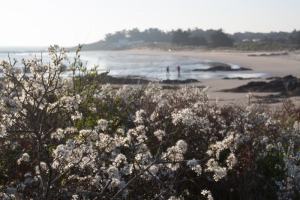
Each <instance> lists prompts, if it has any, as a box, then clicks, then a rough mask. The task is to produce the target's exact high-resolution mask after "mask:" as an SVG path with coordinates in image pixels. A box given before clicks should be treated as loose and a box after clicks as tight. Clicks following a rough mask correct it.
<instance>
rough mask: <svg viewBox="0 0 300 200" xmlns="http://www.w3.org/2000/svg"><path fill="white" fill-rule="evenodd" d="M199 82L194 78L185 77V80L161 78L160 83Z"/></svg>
mask: <svg viewBox="0 0 300 200" xmlns="http://www.w3.org/2000/svg"><path fill="white" fill-rule="evenodd" d="M196 82H199V81H198V80H196V79H186V80H170V79H168V80H162V81H161V83H163V84H187V83H196Z"/></svg>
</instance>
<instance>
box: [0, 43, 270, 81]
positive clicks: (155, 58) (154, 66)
mask: <svg viewBox="0 0 300 200" xmlns="http://www.w3.org/2000/svg"><path fill="white" fill-rule="evenodd" d="M46 49H47V48H46V47H0V60H7V61H8V60H9V57H10V58H11V59H12V58H15V59H17V60H18V61H20V60H21V59H22V58H25V59H29V58H33V57H38V58H42V59H43V62H44V63H49V62H50V59H49V57H48V54H47V51H46ZM42 51H44V52H42ZM6 52H9V54H8V53H6ZM41 52H42V53H41ZM80 55H81V60H82V62H83V63H84V64H85V65H86V66H87V67H88V68H91V67H94V66H97V69H98V71H99V73H101V72H106V71H109V75H111V76H114V77H127V76H131V77H136V78H146V79H150V80H152V79H159V80H164V79H171V80H173V79H179V80H185V79H197V80H201V79H223V78H226V77H227V78H237V77H241V78H263V77H267V74H265V73H253V72H251V71H238V72H222V71H217V72H201V71H192V70H194V69H208V68H209V67H210V63H211V62H214V61H211V60H201V59H199V58H192V57H184V56H172V55H140V54H139V55H136V54H117V53H103V52H101V53H99V52H84V51H83V52H81V53H80ZM8 56H9V57H8ZM74 56H75V53H74V52H70V53H69V54H68V57H69V59H70V60H71V61H72V58H74ZM65 64H68V63H65ZM225 64H228V65H230V66H231V67H232V68H239V67H240V66H237V65H235V64H233V63H225ZM18 66H21V64H18ZM167 66H169V68H170V75H169V76H168V77H167V75H166V67H167ZM177 66H180V68H181V70H180V75H178V72H177V69H176V67H177ZM241 67H242V66H241Z"/></svg>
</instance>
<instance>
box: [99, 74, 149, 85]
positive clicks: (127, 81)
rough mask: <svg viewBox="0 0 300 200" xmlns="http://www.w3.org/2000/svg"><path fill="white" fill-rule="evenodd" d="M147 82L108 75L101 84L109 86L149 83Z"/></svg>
mask: <svg viewBox="0 0 300 200" xmlns="http://www.w3.org/2000/svg"><path fill="white" fill-rule="evenodd" d="M149 82H150V81H149V80H146V79H142V78H140V79H138V78H131V77H118V78H116V77H112V76H109V75H106V76H105V77H104V78H103V80H102V83H103V84H106V83H110V84H147V83H149Z"/></svg>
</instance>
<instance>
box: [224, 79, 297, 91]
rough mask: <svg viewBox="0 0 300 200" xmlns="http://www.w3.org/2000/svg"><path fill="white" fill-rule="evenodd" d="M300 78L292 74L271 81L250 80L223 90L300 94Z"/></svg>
mask: <svg viewBox="0 0 300 200" xmlns="http://www.w3.org/2000/svg"><path fill="white" fill-rule="evenodd" d="M299 89H300V79H297V77H294V76H292V75H288V76H285V77H283V78H276V79H275V80H272V81H270V82H266V81H257V82H253V81H252V82H249V83H248V84H246V85H242V86H239V87H237V88H233V89H228V90H223V91H224V92H280V93H281V94H288V95H290V96H296V95H300V91H299Z"/></svg>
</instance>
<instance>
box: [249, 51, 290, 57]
mask: <svg viewBox="0 0 300 200" xmlns="http://www.w3.org/2000/svg"><path fill="white" fill-rule="evenodd" d="M286 55H289V54H288V53H287V52H283V53H269V54H265V53H262V54H249V55H248V56H286Z"/></svg>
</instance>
